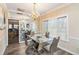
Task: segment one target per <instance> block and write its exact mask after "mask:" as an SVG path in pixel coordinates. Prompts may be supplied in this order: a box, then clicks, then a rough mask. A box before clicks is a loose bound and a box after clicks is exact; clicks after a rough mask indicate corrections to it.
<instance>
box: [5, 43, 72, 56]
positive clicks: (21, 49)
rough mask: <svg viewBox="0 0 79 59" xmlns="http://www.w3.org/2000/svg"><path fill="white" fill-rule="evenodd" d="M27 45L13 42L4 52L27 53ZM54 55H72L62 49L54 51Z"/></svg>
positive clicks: (8, 53) (7, 53)
mask: <svg viewBox="0 0 79 59" xmlns="http://www.w3.org/2000/svg"><path fill="white" fill-rule="evenodd" d="M26 49H27V46H26V45H25V44H24V43H21V44H17V43H16V44H11V45H9V46H8V47H7V49H6V51H5V52H4V55H27V54H26ZM31 51H32V50H31ZM41 55H50V54H48V53H43V54H41ZM52 55H71V54H70V53H68V52H65V51H63V50H61V49H57V51H56V52H54V53H53V52H52Z"/></svg>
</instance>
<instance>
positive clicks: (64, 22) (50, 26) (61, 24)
mask: <svg viewBox="0 0 79 59" xmlns="http://www.w3.org/2000/svg"><path fill="white" fill-rule="evenodd" d="M43 24H44V25H43V26H44V31H48V32H49V33H50V35H51V36H53V37H57V36H60V38H61V40H64V41H67V40H68V17H67V16H62V17H58V18H55V19H52V18H51V19H49V20H48V21H44V22H43Z"/></svg>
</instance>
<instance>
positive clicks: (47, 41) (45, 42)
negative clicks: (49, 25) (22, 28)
mask: <svg viewBox="0 0 79 59" xmlns="http://www.w3.org/2000/svg"><path fill="white" fill-rule="evenodd" d="M28 37H29V38H30V39H31V40H34V41H36V42H38V43H39V46H38V51H40V50H41V49H42V48H43V47H45V48H46V49H47V50H49V48H50V45H51V43H52V41H53V38H51V37H49V38H46V37H45V36H44V35H40V34H35V35H34V36H31V35H28ZM46 46H47V47H46Z"/></svg>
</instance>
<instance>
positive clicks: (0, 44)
mask: <svg viewBox="0 0 79 59" xmlns="http://www.w3.org/2000/svg"><path fill="white" fill-rule="evenodd" d="M2 13H5V29H3V30H0V54H3V53H4V51H5V49H6V47H7V45H8V17H7V16H8V15H7V7H6V5H5V4H0V17H1V16H3V14H2ZM3 20H4V19H3Z"/></svg>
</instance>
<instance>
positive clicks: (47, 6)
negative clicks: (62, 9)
mask: <svg viewBox="0 0 79 59" xmlns="http://www.w3.org/2000/svg"><path fill="white" fill-rule="evenodd" d="M6 5H7V7H8V9H9V11H11V10H14V11H17V8H20V9H22V10H24V11H25V12H26V13H27V14H31V13H32V9H33V3H6ZM60 5H62V3H37V4H36V10H37V12H38V13H39V14H40V15H41V14H44V13H46V12H47V11H49V10H51V9H54V8H56V7H58V6H60Z"/></svg>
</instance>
